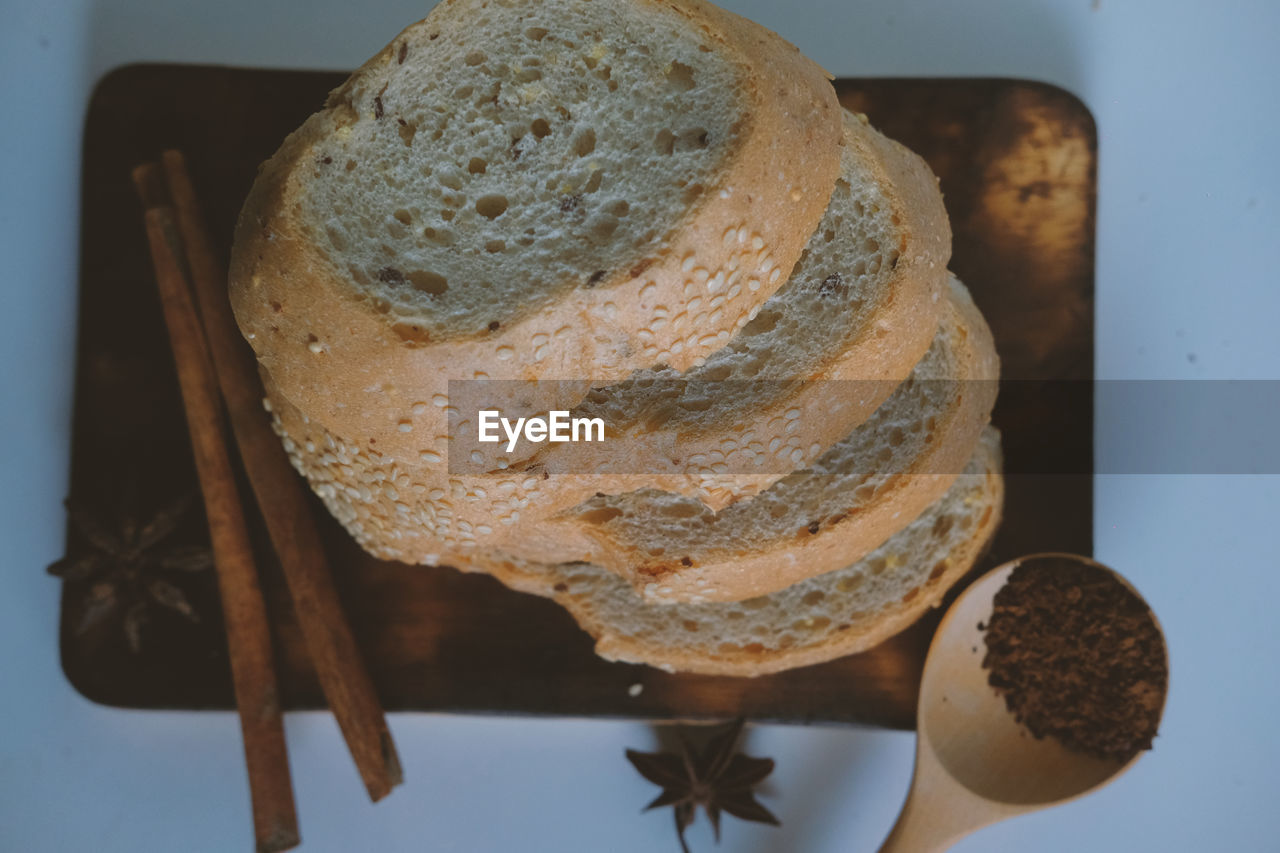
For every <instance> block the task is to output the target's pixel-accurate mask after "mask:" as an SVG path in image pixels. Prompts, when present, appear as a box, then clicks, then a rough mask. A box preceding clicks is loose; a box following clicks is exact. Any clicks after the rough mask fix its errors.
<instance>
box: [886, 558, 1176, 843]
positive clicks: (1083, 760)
mask: <svg viewBox="0 0 1280 853" xmlns="http://www.w3.org/2000/svg"><path fill="white" fill-rule="evenodd" d="M1064 561H1069V562H1074V563H1077V564H1085V565H1089V566H1094V567H1096V568H1100V569H1103V570H1105V571H1106V572H1108V573H1109V574H1111V575H1112V576H1113V577H1114V578H1116V579H1117V580H1119V581H1120V582H1121V583H1122V584H1124V585H1125V586H1126V587H1127V588H1128V589H1129V590H1130V591H1131V592H1133V593H1134V594H1135V595H1138V592H1137V590H1135V589H1133V587H1132V585H1130V584H1129V583H1128V581H1126V580H1125V579H1124V578H1123V577H1121V576H1120V575H1119V574H1117V573H1116V572H1115V571H1113V570H1112V569H1109V568H1107V567H1106V566H1103V565H1102V564H1100V563H1097V562H1095V561H1093V560H1090V559H1088V558H1087V557H1081V556H1077V555H1074V554H1035V555H1032V556H1029V557H1022V558H1020V559H1018V560H1014V561H1012V562H1010V563H1006V564H1004V565H1003V566H1000V567H998V568H995V569H992V570H991V571H989V572H987V573H986V574H985V575H983V576H982V577H981V578H979V579H978V580H977V581H975V582H974V583H973V584H972V585H970V586H969V587H968V588H967V589H966V590H965V591H964V592H963V593H962V594H961V595H960V597H959V598H958V599H956V602H955V603H954V604H953V605H951V608H950V609H949V610H948V611H947V613H946V615H945V616H944V617H943V619H942V622H941V623H940V624H939V626H938V630H937V633H935V634H934V637H933V641H932V643H931V644H930V646H929V654H928V657H927V658H926V659H925V665H924V674H923V677H922V680H921V684H920V699H919V704H918V707H917V712H916V722H917V730H918V739H917V743H916V766H915V774H914V777H913V779H912V782H911V791H910V793H909V794H908V796H907V801H906V804H905V805H904V806H903V810H902V814H901V816H900V817H899V819H898V822H897V824H896V825H895V826H894V828H893V831H892V832H891V833H890V835H889V838H888V839H887V840H886V841H885V844H884V846H883V847H881V853H898V851H912V853H917V851H930V850H945V849H947V848H948V847H950V846H951V844H953V843H955V841H957V840H958V839H960V838H961V837H963V836H965V835H967V834H969V833H970V832H973V831H974V830H976V829H979V828H981V827H983V826H986V825H988V824H991V823H994V822H996V821H999V820H1004V819H1005V818H1009V817H1013V816H1015V815H1019V814H1025V813H1027V812H1030V811H1035V810H1037V809H1041V808H1046V807H1048V806H1053V805H1057V804H1059V803H1065V802H1067V801H1069V800H1072V799H1075V798H1077V797H1080V796H1083V795H1084V794H1087V793H1089V792H1090V791H1094V790H1097V789H1098V788H1100V787H1102V786H1103V785H1105V784H1107V783H1108V782H1110V781H1112V780H1114V779H1115V778H1116V777H1118V776H1119V775H1120V774H1121V773H1123V772H1124V771H1126V770H1127V769H1129V768H1130V767H1132V766H1133V765H1134V764H1135V763H1136V762H1137V760H1138V759H1139V758H1140V757H1141V755H1142V753H1141V752H1139V753H1138V754H1137V755H1134V756H1133V757H1132V758H1130V759H1129V760H1128V761H1114V760H1104V759H1100V758H1095V757H1093V756H1090V755H1085V754H1082V753H1079V752H1073V751H1071V750H1068V749H1067V748H1066V747H1064V746H1063V745H1062V744H1060V743H1059V742H1058V741H1057V740H1056V739H1054V738H1052V737H1046V738H1043V739H1037V738H1035V737H1034V736H1033V735H1032V734H1031V733H1030V732H1028V731H1027V730H1026V729H1025V728H1024V727H1023V726H1022V725H1021V724H1020V723H1018V722H1017V721H1016V720H1015V719H1014V717H1013V714H1012V713H1010V712H1009V710H1008V709H1007V708H1006V706H1005V701H1004V698H1003V697H1002V696H1001V695H999V694H998V693H997V692H996V691H995V690H994V689H993V688H992V687H991V686H990V684H989V683H988V681H987V678H988V674H989V673H988V671H987V670H986V669H984V668H983V666H982V660H983V657H984V656H985V655H986V643H985V639H984V637H983V631H982V630H981V629H979V628H978V625H979V624H983V625H985V624H986V623H987V621H988V620H989V619H990V618H991V612H992V609H993V604H994V599H995V595H996V593H997V592H999V591H1000V589H1001V587H1003V586H1004V584H1005V581H1007V580H1008V578H1009V575H1010V574H1011V573H1012V572H1013V570H1014V569H1015V568H1017V567H1018V566H1020V565H1026V564H1031V563H1045V564H1049V563H1058V564H1061V563H1063V562H1064ZM1138 598H1139V599H1141V595H1138ZM1151 618H1152V621H1153V623H1154V624H1155V627H1156V630H1157V631H1159V632H1160V636H1161V640H1162V645H1164V644H1163V637H1164V634H1163V631H1160V624H1159V622H1158V621H1156V619H1155V615H1154V614H1152V616H1151ZM1167 654H1168V653H1167V650H1166V663H1167ZM1160 704H1161V710H1162V711H1163V704H1164V700H1163V697H1162V698H1161V703H1160Z"/></svg>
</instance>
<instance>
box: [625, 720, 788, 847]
mask: <svg viewBox="0 0 1280 853" xmlns="http://www.w3.org/2000/svg"><path fill="white" fill-rule="evenodd" d="M742 726H743V720H740V719H739V720H736V721H734V722H732V723H730V724H729V725H727V726H725V727H724V728H722V729H721V730H720V731H718V732H716V734H714V735H712V737H711V738H710V739H709V740H708V741H707V742H706V744H705V745H704V746H703V747H702V749H701V750H698V749H695V748H694V747H693V745H692V744H691V743H689V740H688V738H686V737H685V736H684V735H683V734H682V735H681V737H680V744H681V750H680V753H679V754H676V753H672V752H637V751H636V750H634V749H628V750H627V760H628V761H630V762H631V764H632V765H633V766H634V767H635V768H636V770H638V771H639V772H640V775H641V776H643V777H644V778H646V779H648V780H649V781H650V782H652V783H653V784H655V785H658V786H660V787H661V788H662V793H661V794H659V795H658V797H657V798H656V799H655V800H654V801H653V802H651V803H649V805H647V806H645V809H644V810H645V811H648V810H649V809H656V808H659V807H661V806H673V807H674V810H675V820H676V835H677V837H678V838H679V839H680V849H681V850H683V851H684V853H689V845H688V843H686V842H685V840H684V831H685V829H686V828H688V827H689V825H690V824H692V823H693V820H694V818H695V817H696V816H697V810H698V806H702V807H703V808H704V809H705V810H706V812H707V817H708V818H709V819H710V821H711V828H712V830H713V831H714V832H715V838H716V843H717V844H718V843H720V812H721V811H725V812H728V813H729V814H731V815H733V816H734V817H737V818H741V819H742V820H749V821H755V822H756V823H769V824H773V825H774V826H778V825H779V822H778V819H777V818H776V817H774V816H773V814H772V813H771V812H770V811H769V810H768V809H766V808H765V807H764V806H762V805H761V804H760V803H759V802H758V801H757V800H756V798H755V793H754V792H753V791H752V789H753V788H754V787H755V786H756V785H758V784H760V782H761V781H762V780H763V779H764V778H765V777H766V776H768V775H769V774H770V773H772V772H773V759H771V758H752V757H751V756H748V755H743V754H741V753H740V752H738V751H737V746H738V739H739V737H740V736H741V735H742Z"/></svg>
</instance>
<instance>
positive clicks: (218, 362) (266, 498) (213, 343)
mask: <svg viewBox="0 0 1280 853" xmlns="http://www.w3.org/2000/svg"><path fill="white" fill-rule="evenodd" d="M164 173H165V177H166V178H167V179H168V189H169V193H170V195H171V196H172V199H173V206H174V209H175V211H176V214H177V220H178V228H179V229H180V231H181V233H182V241H183V244H184V246H185V248H186V253H187V261H188V263H189V264H190V267H191V279H192V281H193V283H194V285H195V294H196V300H197V302H198V304H199V307H200V315H201V318H202V320H203V321H204V329H205V333H206V335H207V340H208V342H209V348H210V352H211V354H212V356H213V363H214V367H215V368H216V373H217V377H218V382H219V384H220V385H221V388H222V397H223V399H224V400H225V401H226V404H227V410H228V412H229V414H230V417H231V427H232V431H233V432H234V434H235V438H236V442H237V444H238V446H239V448H240V456H241V459H242V460H243V462H244V466H245V469H246V470H247V472H248V476H249V483H250V486H251V487H252V488H253V493H254V495H255V497H256V498H257V500H258V508H259V509H260V510H261V512H262V516H263V518H264V520H265V521H266V525H267V530H268V532H269V534H270V536H271V542H272V544H273V545H274V547H275V550H276V554H277V556H278V557H279V558H280V565H281V568H282V569H283V570H284V576H285V581H286V583H287V584H288V586H289V592H290V593H291V595H292V596H293V604H294V610H295V612H296V613H297V617H298V623H299V625H300V626H301V628H302V635H303V639H304V640H305V641H306V644H307V651H308V652H309V653H310V656H311V663H312V665H313V666H314V667H315V670H316V676H317V678H318V680H319V682H320V687H321V689H322V690H323V691H324V695H325V698H326V699H327V700H328V702H329V707H330V708H331V709H332V710H333V715H334V717H335V718H336V719H337V721H338V726H339V728H340V729H341V731H342V735H343V737H344V738H345V739H346V742H347V748H348V749H349V750H350V752H351V756H352V758H353V759H355V763H356V768H357V770H358V771H359V773H360V778H361V779H362V780H363V781H364V785H365V789H366V790H367V791H368V792H369V797H370V798H371V799H372V800H374V801H375V802H376V801H377V800H379V799H381V798H382V797H384V796H386V795H387V794H389V793H390V792H391V789H392V788H393V787H395V786H396V785H398V784H400V783H401V782H402V781H403V778H404V777H403V773H402V771H401V768H400V760H399V756H398V755H397V753H396V748H395V743H394V741H393V740H392V739H391V733H390V731H389V730H388V728H387V721H386V717H385V715H384V714H383V710H382V704H381V702H380V701H379V700H378V694H377V691H376V690H375V689H374V686H373V680H372V679H371V678H370V676H369V672H368V670H367V669H366V667H365V664H364V661H363V659H362V657H361V655H360V651H359V649H358V647H357V646H356V642H355V637H354V636H353V634H352V632H351V628H350V625H349V623H348V622H347V619H346V615H345V613H344V612H343V609H342V604H341V601H340V600H339V597H338V592H337V589H336V588H335V586H334V583H333V576H332V573H331V572H330V569H329V564H328V560H327V558H326V557H325V553H324V550H323V548H322V547H321V545H320V536H319V533H318V531H317V530H316V525H315V521H314V519H313V517H312V514H311V506H310V504H309V502H308V498H307V493H306V491H305V489H304V487H303V485H302V481H301V480H300V479H299V478H298V475H297V473H296V472H295V471H294V470H293V468H292V466H291V465H290V464H289V459H288V457H287V456H286V455H285V452H284V448H283V447H282V446H281V444H280V440H279V439H278V438H277V437H276V435H275V434H274V433H273V432H272V431H271V427H270V425H269V423H268V421H267V419H266V417H264V415H263V412H262V402H261V401H262V386H261V382H260V380H259V378H258V364H257V360H256V359H255V358H254V355H253V352H252V350H250V349H249V346H248V345H247V344H246V343H245V341H244V338H243V337H241V335H240V331H239V328H238V327H237V326H236V322H235V318H234V317H233V316H232V313H231V304H230V302H229V301H228V299H227V287H226V275H225V273H224V272H223V269H222V266H221V264H220V263H219V262H218V260H217V255H216V253H215V252H214V250H213V248H212V245H211V242H210V239H209V236H208V229H207V228H206V227H205V223H204V217H203V214H202V212H201V210H200V204H199V202H198V201H197V198H196V193H195V188H194V185H193V183H192V181H191V177H190V175H189V173H188V172H187V167H186V162H185V159H184V158H183V156H182V153H181V152H179V151H166V152H165V153H164Z"/></svg>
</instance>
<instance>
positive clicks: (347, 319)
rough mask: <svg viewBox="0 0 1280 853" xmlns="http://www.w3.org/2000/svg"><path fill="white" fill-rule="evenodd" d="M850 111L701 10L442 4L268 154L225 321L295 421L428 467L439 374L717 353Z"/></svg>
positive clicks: (824, 185)
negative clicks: (236, 326)
mask: <svg viewBox="0 0 1280 853" xmlns="http://www.w3.org/2000/svg"><path fill="white" fill-rule="evenodd" d="M840 115H841V113H840V109H839V106H838V103H837V101H836V97H835V93H834V90H833V89H832V87H831V85H830V83H829V79H828V75H826V74H825V72H823V71H822V70H821V69H820V68H818V66H816V65H815V64H813V63H812V62H810V61H809V60H807V59H805V58H804V57H803V56H802V55H801V54H800V53H799V51H797V50H796V49H795V48H794V47H793V46H792V45H790V44H788V43H786V42H784V41H783V40H782V39H781V38H779V37H778V36H776V35H775V34H773V33H771V32H769V31H767V30H765V29H763V28H761V27H759V26H758V25H756V24H753V23H751V22H749V21H746V20H744V19H742V18H739V17H738V16H736V15H733V14H730V13H728V12H725V11H723V10H721V9H718V8H716V7H714V6H712V5H710V4H708V3H704V2H702V0H591V2H584V0H536V2H535V0H501V1H500V0H445V2H443V3H440V4H439V5H438V6H437V7H436V8H435V10H433V11H432V13H431V14H430V15H429V16H428V17H427V18H426V19H425V20H424V21H421V22H420V23H418V24H414V25H413V26H410V27H409V28H408V29H406V30H405V31H404V32H403V33H401V34H400V35H399V36H397V37H396V38H395V39H394V40H393V41H392V42H391V43H390V44H389V45H387V47H386V48H385V49H383V50H382V51H381V52H380V53H379V54H378V55H377V56H375V57H374V58H373V59H371V60H370V61H369V62H368V63H366V64H365V65H364V66H363V67H361V68H360V69H359V70H358V71H356V72H355V73H354V74H353V75H352V76H351V78H350V79H348V80H347V82H346V83H344V84H343V85H342V86H341V87H340V88H338V89H337V90H335V91H334V92H333V93H332V95H331V96H330V98H329V101H328V103H327V105H326V108H325V109H324V110H322V111H321V112H319V113H317V114H316V115H314V116H312V117H311V118H310V119H309V120H308V121H307V122H306V123H305V124H304V125H303V126H302V127H301V128H300V129H299V130H298V131H296V132H295V133H294V134H292V135H291V136H290V137H289V138H288V139H287V140H286V141H285V143H284V145H283V146H282V148H281V149H280V150H279V151H278V152H277V153H276V155H275V156H274V157H273V158H272V159H271V160H270V161H269V162H268V163H267V164H266V165H265V166H264V168H263V170H262V172H261V173H260V175H259V178H258V180H257V182H256V183H255V185H254V188H253V190H252V192H251V193H250V195H249V198H248V200H247V201H246V203H245V206H244V209H243V211H242V213H241V216H240V220H239V223H238V226H237V230H236V237H235V246H234V250H233V255H232V263H231V298H232V304H233V307H234V309H235V313H236V317H237V320H238V321H239V323H240V326H241V328H242V330H243V331H244V333H245V335H246V337H247V338H248V339H249V341H250V343H251V344H252V346H253V348H254V350H255V351H256V352H257V354H258V357H259V359H260V360H261V362H262V364H263V365H264V366H265V367H266V369H267V370H268V371H269V373H270V374H271V377H272V379H273V381H274V382H275V384H276V386H277V387H278V389H279V390H280V392H281V393H282V394H283V395H284V397H286V398H287V399H288V400H289V401H290V402H291V403H293V404H294V405H295V406H297V407H298V409H299V410H300V411H301V412H303V413H304V414H305V415H306V416H307V417H309V418H311V419H313V420H315V421H316V422H318V423H319V424H321V425H323V426H324V427H325V428H326V429H329V430H331V431H332V432H333V433H334V434H337V435H343V436H348V437H351V438H352V439H353V440H357V441H359V442H361V443H363V444H365V445H366V446H368V445H371V444H373V443H374V442H376V449H377V450H378V451H379V452H380V453H381V454H384V455H386V456H388V457H390V458H394V459H396V460H397V461H399V462H400V463H401V464H404V463H407V462H410V461H415V460H417V459H418V458H419V455H420V454H423V453H435V454H439V455H441V456H443V455H444V454H445V452H446V449H447V447H446V445H447V428H446V418H445V414H446V413H445V412H444V411H443V409H444V408H445V407H446V405H447V402H448V398H447V394H448V389H447V384H446V383H447V381H448V380H449V379H455V380H471V379H483V378H489V379H515V380H533V379H558V380H566V382H562V383H556V384H554V385H553V386H550V387H549V388H548V389H547V390H548V392H555V393H556V394H562V395H567V396H555V395H554V394H553V395H552V396H550V397H549V398H546V399H542V398H539V405H540V406H541V407H542V408H564V407H566V406H567V405H571V404H573V403H575V402H577V401H578V400H579V399H581V396H582V395H583V394H584V393H585V392H586V390H587V388H588V387H590V385H591V384H592V383H602V382H612V381H616V380H619V379H622V378H623V377H625V376H626V375H628V374H630V373H631V372H633V371H635V370H637V369H642V368H646V367H651V366H653V365H656V364H667V365H669V366H671V367H672V368H673V369H676V370H684V369H687V368H688V367H690V366H692V365H693V364H695V363H697V362H698V361H700V360H701V359H703V358H705V357H706V356H707V355H709V354H710V353H711V352H712V351H714V350H715V349H718V348H719V347H721V346H723V345H724V344H725V343H726V342H727V341H728V339H729V338H730V336H731V335H732V333H733V332H734V331H736V330H737V329H740V328H741V327H742V326H743V325H745V324H746V322H747V321H748V317H749V315H750V313H751V311H752V309H754V308H757V307H758V306H760V305H761V304H763V303H764V301H765V300H766V299H767V298H768V297H769V296H770V295H771V294H772V293H773V292H774V291H775V290H776V289H777V288H778V287H779V286H780V285H781V284H782V282H783V281H785V280H786V278H787V276H788V275H789V274H790V271H791V269H792V267H793V265H794V264H795V262H796V260H797V259H798V258H799V256H800V253H801V251H802V250H803V248H804V244H805V242H806V240H807V239H808V237H809V235H810V233H811V232H812V231H813V229H814V228H815V226H816V225H817V224H818V221H819V220H820V219H821V217H822V214H823V211H824V210H825V208H826V205H827V200H828V198H829V196H830V194H831V190H832V187H833V185H834V183H835V179H836V177H837V175H838V171H839V161H840V157H839V149H840V142H841V117H840ZM694 300H701V302H702V304H701V306H700V307H699V308H697V309H695V310H688V309H687V307H686V306H688V305H691V304H693V302H694ZM713 303H718V304H716V305H715V307H713ZM677 315H682V316H683V317H684V322H675V320H674V318H675V316H677ZM662 318H669V319H670V320H671V321H670V322H667V323H665V324H663V323H659V322H657V321H658V320H660V319H662ZM569 380H583V381H582V382H577V383H575V382H572V381H569ZM506 403H507V405H504V404H503V401H499V400H495V404H497V405H496V407H497V408H501V409H504V410H506V409H514V408H516V406H517V403H518V400H516V399H513V400H510V401H506ZM543 403H545V404H546V405H542V404H543Z"/></svg>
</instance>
